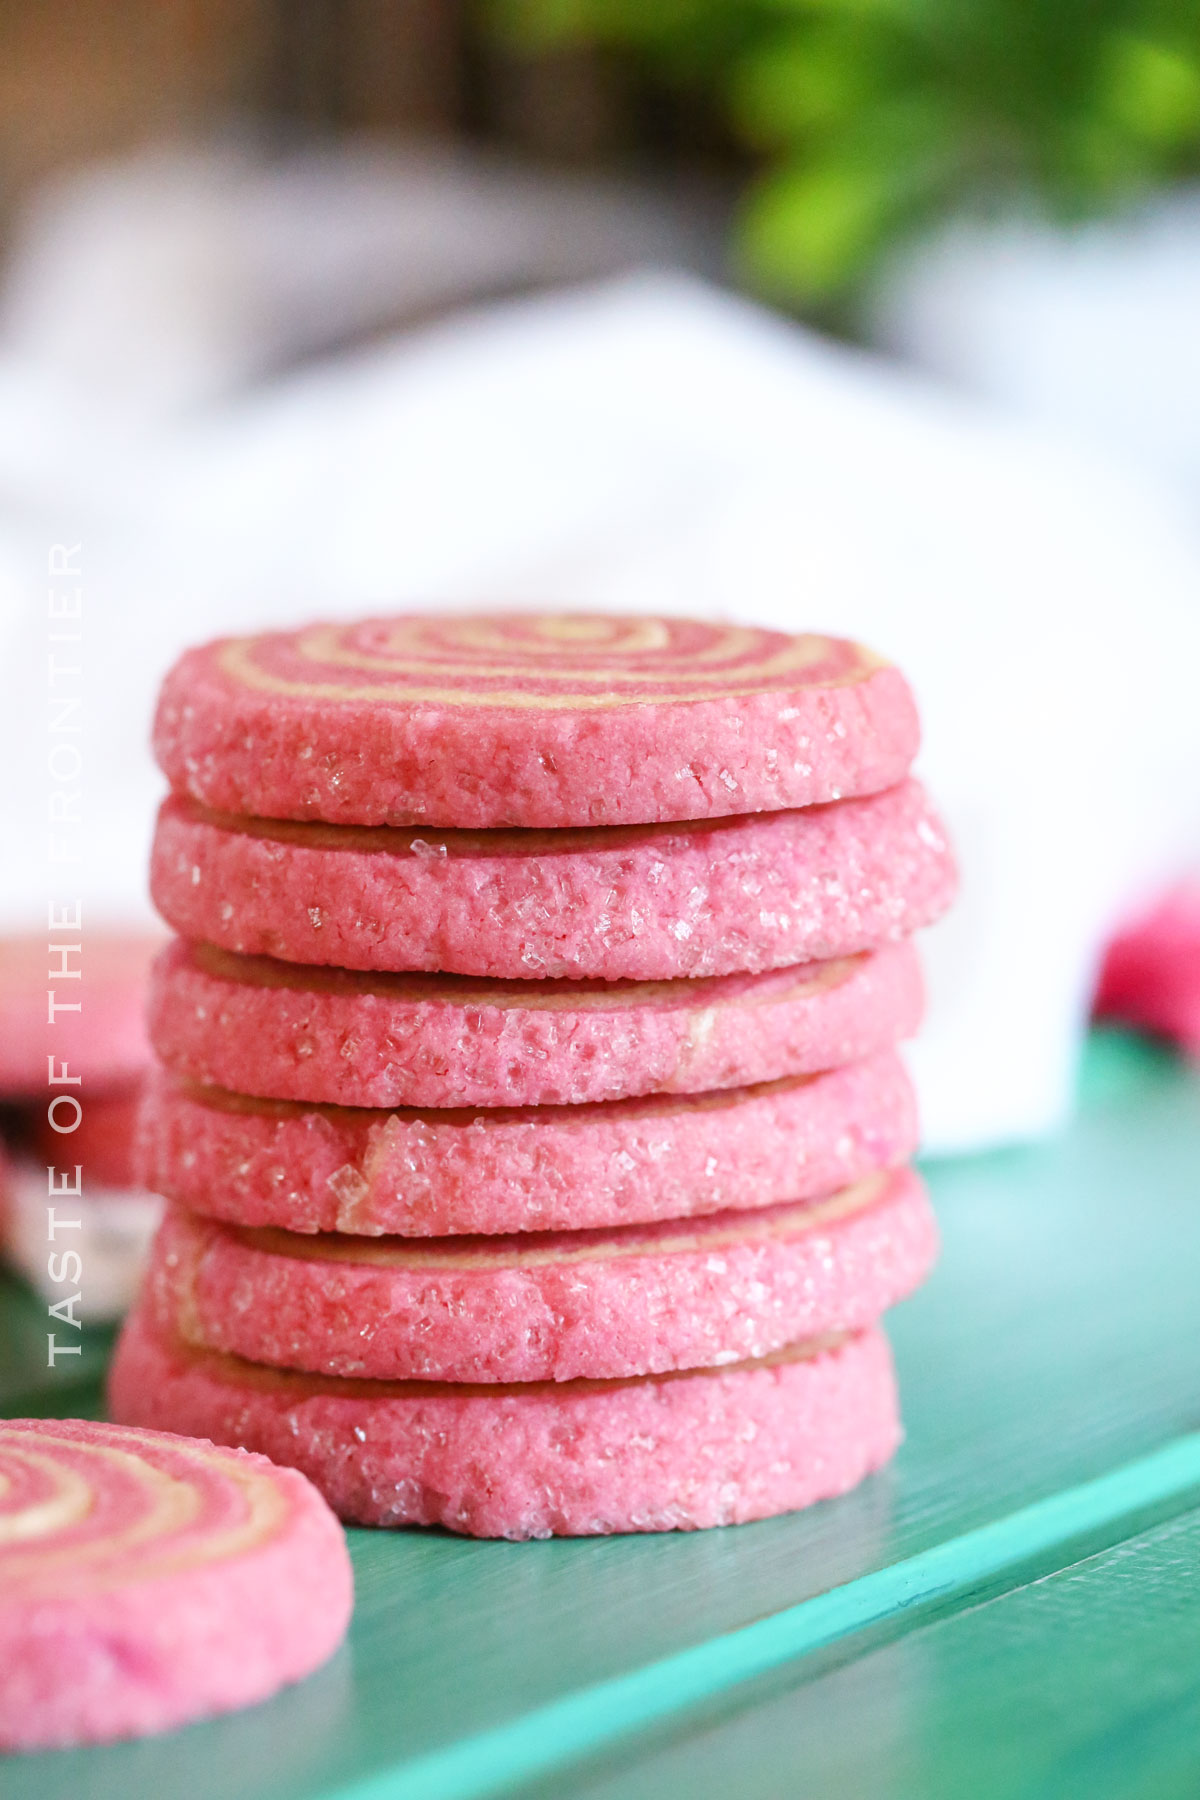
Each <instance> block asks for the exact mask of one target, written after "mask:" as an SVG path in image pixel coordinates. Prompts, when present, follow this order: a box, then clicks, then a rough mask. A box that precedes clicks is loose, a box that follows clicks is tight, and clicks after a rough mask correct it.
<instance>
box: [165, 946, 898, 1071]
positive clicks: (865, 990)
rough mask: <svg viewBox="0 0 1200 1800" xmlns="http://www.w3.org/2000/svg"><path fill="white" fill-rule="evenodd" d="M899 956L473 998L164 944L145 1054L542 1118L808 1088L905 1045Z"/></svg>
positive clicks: (507, 988) (480, 986)
mask: <svg viewBox="0 0 1200 1800" xmlns="http://www.w3.org/2000/svg"><path fill="white" fill-rule="evenodd" d="M921 1004H922V995H921V978H920V969H919V966H918V963H917V958H916V953H915V951H914V949H913V947H912V944H911V943H910V942H908V941H905V942H904V943H901V944H894V945H889V946H887V947H886V948H884V949H882V950H877V951H873V952H870V953H866V954H863V955H861V956H858V957H848V958H845V959H842V960H839V961H835V962H820V963H801V964H798V965H797V966H795V967H793V968H789V969H782V970H775V971H773V972H771V973H768V974H765V975H727V976H722V977H718V978H714V979H712V980H708V981H675V982H654V983H650V982H641V983H639V982H616V983H611V984H602V983H598V982H596V983H588V982H553V981H537V982H499V981H494V982H484V981H475V980H474V979H472V978H469V977H465V976H453V975H387V974H356V973H354V972H352V971H346V970H342V969H313V968H305V967H303V966H301V965H299V964H295V963H280V962H273V961H270V960H268V959H266V958H253V957H239V956H235V955H233V954H232V953H230V952H228V951H223V950H216V949H214V948H213V947H212V946H210V945H204V944H184V943H182V942H178V941H177V942H175V943H173V944H171V945H169V946H168V948H167V949H166V950H165V951H164V952H163V954H162V956H161V957H160V958H159V960H158V962H157V963H156V964H155V968H154V974H153V977H152V980H151V988H150V1007H149V1021H150V1036H151V1041H152V1043H153V1045H154V1048H155V1050H156V1051H157V1053H158V1055H159V1056H160V1057H161V1059H162V1060H163V1062H164V1063H166V1065H167V1067H168V1068H170V1069H172V1070H173V1071H174V1072H175V1073H176V1074H179V1075H183V1076H186V1077H187V1078H188V1079H190V1080H193V1081H197V1082H201V1083H204V1084H213V1085H216V1086H218V1087H225V1088H231V1089H233V1090H234V1091H235V1092H237V1093H245V1094H253V1095H261V1096H263V1097H265V1098H275V1099H283V1100H315V1101H319V1102H328V1103H330V1104H335V1105H342V1106H420V1107H424V1106H435V1107H436V1106H450V1107H454V1106H548V1105H578V1104H582V1103H584V1102H587V1101H599V1100H620V1099H624V1098H626V1097H628V1096H631V1095H636V1094H651V1093H675V1094H691V1093H702V1092H705V1091H707V1090H708V1089H710V1088H727V1087H740V1086H745V1085H748V1084H750V1083H752V1082H758V1081H773V1080H775V1079H777V1078H778V1077H779V1076H782V1075H797V1074H808V1073H811V1072H813V1071H815V1070H818V1069H828V1068H834V1067H836V1066H837V1065H839V1064H841V1063H847V1062H853V1061H856V1060H857V1059H859V1058H860V1057H863V1056H868V1055H870V1054H872V1053H873V1052H874V1051H876V1050H879V1049H882V1048H884V1047H885V1046H886V1045H889V1044H892V1043H894V1042H896V1040H897V1039H899V1038H902V1037H905V1036H907V1035H909V1034H910V1033H911V1032H912V1031H913V1030H915V1028H916V1025H917V1022H918V1020H919V1018H920V1012H921Z"/></svg>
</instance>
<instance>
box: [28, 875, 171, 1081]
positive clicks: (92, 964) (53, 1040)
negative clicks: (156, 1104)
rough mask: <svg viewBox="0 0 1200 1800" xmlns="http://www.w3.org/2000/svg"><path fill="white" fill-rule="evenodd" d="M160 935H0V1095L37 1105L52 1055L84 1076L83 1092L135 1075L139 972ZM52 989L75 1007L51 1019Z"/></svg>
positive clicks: (140, 1057)
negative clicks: (51, 1020) (32, 1102)
mask: <svg viewBox="0 0 1200 1800" xmlns="http://www.w3.org/2000/svg"><path fill="white" fill-rule="evenodd" d="M64 910H66V909H64ZM161 942H162V939H161V937H158V938H152V937H135V936H123V935H121V934H120V933H112V932H102V931H93V930H92V929H90V928H89V929H88V931H87V932H86V934H84V933H82V932H80V931H53V932H47V933H44V934H41V935H39V936H37V937H10V938H0V1100H27V1099H34V1100H39V1101H41V1102H42V1104H43V1105H44V1104H45V1099H46V1076H47V1057H48V1056H50V1055H51V1054H53V1056H54V1060H55V1066H56V1067H57V1066H58V1064H60V1063H61V1062H63V1061H66V1062H67V1063H68V1064H69V1067H70V1072H71V1074H72V1075H83V1077H84V1078H85V1080H86V1082H87V1091H88V1092H89V1093H94V1092H95V1090H96V1088H98V1087H99V1086H101V1085H103V1084H111V1085H114V1086H116V1085H119V1084H121V1083H123V1082H129V1081H132V1080H134V1079H135V1078H136V1077H137V1076H138V1075H140V1074H141V1072H142V1070H143V1069H144V1068H145V1066H146V1064H147V1063H148V1062H149V1060H150V1048H149V1045H148V1044H147V1042H146V1027H145V1023H144V1021H143V1017H142V1014H143V1009H144V1007H145V986H146V977H147V975H148V974H149V971H150V963H151V961H152V959H153V956H154V953H155V951H156V950H157V949H158V948H159V945H160V944H161ZM59 970H66V971H68V972H67V973H66V974H65V975H64V974H60V973H58V971H59ZM73 971H78V974H76V973H73ZM51 991H52V992H53V993H54V996H55V1005H56V1007H58V1008H66V1007H72V1006H79V1007H80V1008H81V1009H82V1010H81V1011H79V1012H70V1011H65V1010H59V1011H57V1013H56V1016H55V1020H54V1024H53V1025H51V1024H50V1023H49V1019H48V1000H47V995H48V993H49V992H51ZM61 1091H62V1092H64V1093H68V1092H70V1089H68V1088H63V1089H62V1090H61Z"/></svg>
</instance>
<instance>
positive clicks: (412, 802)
mask: <svg viewBox="0 0 1200 1800" xmlns="http://www.w3.org/2000/svg"><path fill="white" fill-rule="evenodd" d="M918 735H919V734H918V724H917V715H916V709H915V706H914V703H913V698H912V694H911V692H910V691H909V688H908V685H907V683H906V682H905V680H904V677H903V676H902V675H901V674H900V672H899V670H897V669H895V668H894V667H892V665H891V664H889V663H887V662H885V661H883V660H882V659H881V658H879V657H877V656H875V655H874V654H872V653H871V652H870V651H868V650H865V649H863V648H862V647H861V646H860V645H857V644H853V643H850V642H848V641H846V640H845V639H841V638H833V637H826V636H822V635H819V634H815V633H806V634H803V635H801V636H791V635H789V634H787V633H785V632H779V631H768V630H763V629H758V628H755V627H748V626H740V625H717V624H706V623H702V622H699V621H696V620H690V619H673V618H651V617H642V616H638V617H626V618H622V617H607V616H602V615H597V614H562V615H557V614H538V613H533V614H523V613H505V614H479V615H469V614H462V615H411V616H400V617H393V618H381V619H368V620H363V621H361V622H358V623H355V624H326V625H314V626H310V627H308V628H306V629H303V630H300V631H293V632H270V633H265V634H263V635H261V636H257V637H243V638H226V639H221V640H218V641H217V642H215V643H211V644H207V645H203V646H201V647H200V648H198V649H195V650H189V651H188V652H187V653H186V654H185V655H184V656H183V657H182V658H181V659H180V661H179V662H178V663H176V665H175V667H174V668H173V669H172V670H171V671H170V673H169V674H168V676H167V678H166V681H165V683H164V685H163V690H162V694H161V697H160V701H159V707H158V714H157V718H156V721H155V733H154V738H155V749H156V753H157V756H158V760H159V762H160V764H161V766H162V768H163V770H164V772H165V773H166V775H167V776H168V778H169V780H170V782H171V785H172V787H173V788H174V789H175V790H176V792H178V793H182V794H187V795H190V796H191V797H192V798H193V799H195V800H199V801H201V802H202V803H203V804H204V805H205V806H207V807H211V808H214V809H216V810H218V811H222V812H227V813H235V814H250V815H253V816H256V817H260V818H271V819H321V820H326V821H328V822H330V823H332V824H341V825H400V826H403V825H416V824H425V825H431V826H437V827H445V828H448V829H451V828H465V829H488V828H493V827H502V826H525V827H533V828H541V827H561V826H587V825H632V824H647V823H662V822H664V821H683V820H689V819H714V818H724V817H728V816H730V815H732V814H735V813H753V812H773V811H777V810H779V809H781V808H785V807H796V806H810V805H813V804H815V803H818V802H822V801H827V800H837V799H840V798H842V797H843V796H849V795H858V794H869V793H877V792H879V791H880V790H881V789H882V788H885V787H890V786H892V785H893V784H894V783H895V782H897V781H899V780H900V779H901V778H902V777H903V776H904V774H905V773H906V772H907V770H908V767H909V765H910V763H911V762H912V759H913V757H914V755H915V753H916V750H917V743H918Z"/></svg>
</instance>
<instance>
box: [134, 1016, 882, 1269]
mask: <svg viewBox="0 0 1200 1800" xmlns="http://www.w3.org/2000/svg"><path fill="white" fill-rule="evenodd" d="M916 1146H917V1116H916V1099H915V1096H914V1094H913V1090H912V1083H911V1082H910V1080H909V1078H908V1075H907V1073H906V1072H905V1069H904V1066H903V1064H902V1063H901V1061H900V1059H899V1057H898V1056H897V1055H896V1053H895V1052H894V1051H891V1050H885V1051H881V1052H879V1053H878V1054H877V1055H875V1056H872V1057H868V1058H867V1059H865V1060H864V1061H862V1062H856V1063H849V1064H847V1065H845V1066H844V1067H842V1068H838V1069H830V1070H827V1071H825V1072H824V1073H823V1074H818V1075H811V1076H807V1075H802V1076H785V1077H784V1078H783V1079H782V1080H780V1081H775V1082H768V1083H764V1084H762V1085H760V1086H758V1087H750V1088H735V1089H732V1090H717V1091H715V1092H710V1093H708V1094H703V1095H655V1096H651V1097H649V1098H646V1099H634V1100H615V1101H608V1102H601V1103H599V1104H594V1105H583V1106H536V1107H494V1108H489V1109H482V1108H475V1109H469V1108H468V1109H460V1110H453V1109H450V1110H446V1109H442V1110H425V1111H420V1110H416V1109H412V1108H409V1109H407V1110H400V1111H386V1110H382V1109H379V1110H373V1109H370V1108H348V1107H335V1106H305V1105H304V1104H303V1103H301V1102H298V1101H288V1100H261V1099H258V1100H256V1099H252V1098H250V1097H248V1096H247V1095H244V1094H231V1093H228V1092H227V1091H225V1090H224V1089H219V1088H201V1087H197V1086H195V1085H194V1084H192V1083H190V1082H186V1081H180V1080H178V1079H177V1078H176V1077H174V1076H171V1075H168V1074H167V1073H166V1072H165V1071H163V1070H160V1071H158V1072H157V1074H156V1077H155V1078H154V1079H153V1080H152V1081H151V1083H150V1085H149V1091H148V1094H147V1096H146V1099H145V1101H144V1104H143V1110H142V1124H141V1153H142V1154H141V1175H142V1178H143V1180H144V1182H145V1185H146V1186H147V1187H148V1188H150V1189H151V1190H152V1191H153V1192H155V1193H159V1194H165V1195H167V1196H168V1197H169V1198H171V1199H173V1200H177V1201H179V1202H181V1203H182V1204H183V1205H184V1206H187V1207H189V1208H190V1209H191V1210H192V1211H193V1212H199V1213H204V1214H207V1215H209V1216H210V1217H212V1218H217V1219H226V1220H228V1221H229V1222H230V1223H231V1224H241V1225H276V1226H281V1227H282V1228H283V1229H285V1230H287V1231H308V1232H312V1231H342V1232H350V1233H355V1234H358V1235H367V1236H373V1235H378V1234H380V1233H385V1232H397V1233H400V1234H401V1235H404V1236H408V1237H439V1236H442V1235H444V1234H445V1233H448V1232H500V1231H552V1230H579V1229H581V1228H585V1227H595V1226H602V1225H629V1224H644V1223H647V1222H649V1221H650V1220H653V1219H672V1218H674V1219H683V1218H694V1217H699V1216H702V1215H704V1214H706V1213H714V1212H721V1211H725V1210H728V1209H739V1208H743V1207H755V1206H766V1205H769V1204H770V1203H771V1202H772V1201H775V1200H785V1199H795V1200H804V1199H813V1198H815V1197H816V1196H817V1195H819V1194H828V1193H832V1192H833V1191H834V1190H835V1189H836V1188H840V1187H848V1186H850V1185H851V1184H852V1183H854V1182H856V1181H859V1180H861V1179H862V1177H863V1176H865V1175H869V1174H871V1173H872V1172H873V1171H874V1170H876V1169H881V1168H887V1167H890V1166H891V1165H892V1164H894V1163H898V1162H902V1161H903V1160H904V1159H905V1158H906V1157H908V1156H911V1155H912V1154H913V1152H914V1151H915V1149H916Z"/></svg>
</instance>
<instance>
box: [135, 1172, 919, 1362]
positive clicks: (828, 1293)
mask: <svg viewBox="0 0 1200 1800" xmlns="http://www.w3.org/2000/svg"><path fill="white" fill-rule="evenodd" d="M936 1251H937V1228H936V1226H935V1224H934V1219H933V1212H932V1209H931V1207H930V1205H929V1201H928V1198H927V1197H926V1194H925V1191H924V1188H923V1187H922V1184H921V1182H920V1180H919V1178H918V1177H917V1176H916V1175H914V1174H913V1172H912V1170H911V1169H893V1170H889V1171H888V1172H886V1173H883V1174H879V1175H873V1176H870V1177H868V1179H867V1180H866V1181H864V1182H861V1183H860V1184H859V1185H858V1186H857V1187H854V1188H849V1189H846V1190H844V1191H843V1192H841V1193H840V1194H835V1195H832V1196H830V1197H828V1198H826V1199H824V1200H816V1201H804V1202H800V1203H796V1202H789V1203H785V1204H784V1205H782V1206H771V1207H766V1208H762V1209H760V1210H758V1211H756V1212H745V1213H718V1214H716V1215H715V1216H713V1217H712V1218H709V1219H703V1220H697V1221H692V1222H690V1223H688V1224H687V1225H685V1226H683V1227H681V1226H680V1225H679V1224H678V1223H676V1222H674V1221H671V1222H669V1223H664V1224H659V1225H646V1226H632V1227H631V1226H626V1227H624V1228H622V1229H620V1230H618V1231H615V1232H612V1231H610V1232H537V1233H524V1234H523V1235H521V1236H519V1237H485V1238H432V1239H431V1238H423V1239H406V1238H369V1239H363V1238H352V1237H315V1238H314V1237H301V1236H298V1235H296V1234H294V1233H290V1232H282V1231H273V1230H266V1231H262V1230H250V1229H247V1228H245V1227H237V1226H230V1225H220V1224H217V1223H215V1222H214V1221H212V1220H208V1219H199V1218H195V1217H194V1216H192V1215H190V1214H188V1213H185V1212H182V1211H180V1210H178V1209H171V1210H170V1211H169V1212H168V1214H167V1216H166V1218H165V1219H164V1221H163V1225H162V1228H161V1230H160V1233H159V1237H158V1239H157V1242H156V1244H155V1249H154V1253H153V1256H152V1259H151V1265H150V1272H149V1277H148V1282H147V1288H146V1295H147V1305H148V1306H149V1308H150V1309H151V1311H152V1313H153V1315H154V1318H155V1321H156V1323H157V1324H158V1325H159V1326H160V1327H161V1328H162V1329H164V1330H167V1331H174V1332H177V1333H178V1335H179V1336H180V1337H181V1338H183V1339H184V1340H185V1341H186V1342H188V1343H190V1344H195V1345H199V1346H201V1347H203V1348H207V1349H212V1350H227V1351H229V1352H231V1353H232V1354H234V1355H237V1356H242V1357H245V1358H247V1359H248V1360H249V1361H250V1362H256V1363H270V1364H272V1365H273V1366H275V1367H278V1368H291V1369H309V1370H312V1371H313V1372H315V1373H319V1374H330V1375H351V1376H368V1377H372V1378H375V1377H378V1378H383V1379H396V1380H411V1379H421V1378H429V1379H431V1380H435V1381H471V1382H479V1381H487V1382H493V1381H494V1382H517V1381H572V1380H574V1379H576V1378H577V1377H596V1378H600V1379H605V1378H609V1377H614V1376H620V1375H646V1374H653V1373H659V1372H661V1371H663V1370H668V1369H698V1368H706V1367H709V1366H712V1367H719V1366H720V1365H722V1364H725V1363H732V1362H740V1361H743V1360H744V1359H746V1358H747V1357H758V1356H765V1355H767V1354H768V1353H769V1352H771V1351H774V1350H779V1349H781V1348H782V1347H783V1346H784V1345H787V1344H792V1343H797V1342H799V1341H800V1340H801V1339H804V1338H811V1337H820V1336H822V1335H824V1334H826V1333H828V1332H832V1331H845V1330H857V1329H860V1328H862V1327H863V1326H866V1325H871V1324H873V1323H874V1322H875V1320H876V1319H878V1318H879V1317H880V1315H881V1314H882V1313H883V1312H885V1311H886V1310H887V1308H888V1307H889V1306H892V1305H894V1304H895V1302H896V1301H897V1300H902V1299H903V1298H904V1297H905V1296H906V1295H907V1294H910V1293H911V1292H912V1290H913V1289H914V1288H915V1287H916V1286H917V1284H918V1282H920V1281H922V1280H923V1279H924V1277H925V1276H926V1275H927V1274H928V1272H929V1270H930V1268H931V1267H932V1264H933V1260H934V1256H935V1255H936Z"/></svg>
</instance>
